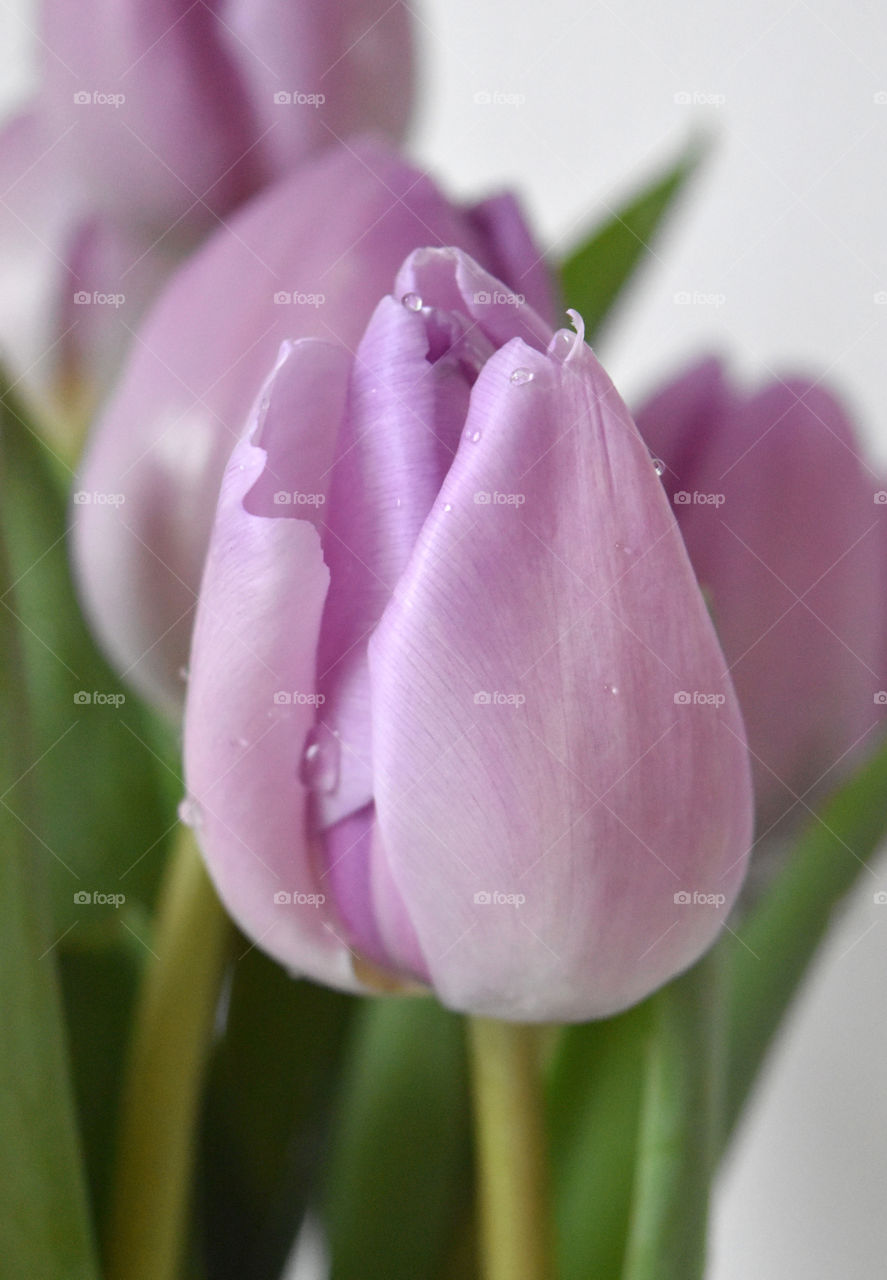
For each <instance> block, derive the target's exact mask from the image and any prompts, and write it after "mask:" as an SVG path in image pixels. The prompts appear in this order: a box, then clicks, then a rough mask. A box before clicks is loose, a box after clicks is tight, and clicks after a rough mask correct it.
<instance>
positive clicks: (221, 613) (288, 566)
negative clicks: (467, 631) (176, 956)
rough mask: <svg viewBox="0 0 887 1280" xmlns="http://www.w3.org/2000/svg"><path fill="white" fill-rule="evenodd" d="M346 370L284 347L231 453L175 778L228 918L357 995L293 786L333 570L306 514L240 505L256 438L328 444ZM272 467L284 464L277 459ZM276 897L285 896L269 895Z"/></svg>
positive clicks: (338, 360) (342, 364) (301, 348)
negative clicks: (285, 897)
mask: <svg viewBox="0 0 887 1280" xmlns="http://www.w3.org/2000/svg"><path fill="white" fill-rule="evenodd" d="M347 367H348V360H347V357H346V354H345V353H344V352H341V351H339V350H337V349H335V348H332V347H326V346H324V345H323V344H319V343H312V344H297V345H296V346H294V347H291V348H287V349H285V350H284V352H283V353H282V356H281V362H280V364H279V365H278V367H277V369H276V370H275V373H274V374H273V375H272V377H271V378H270V379H269V381H268V382H267V384H266V386H265V388H264V390H263V393H262V396H261V397H260V399H259V402H258V404H257V406H256V411H255V413H254V415H253V417H252V419H251V421H250V424H249V429H248V431H247V433H246V435H245V436H244V438H243V439H242V441H241V442H240V443H239V444H238V445H237V447H236V448H235V450H234V452H233V454H232V456H231V460H230V462H229V464H228V467H227V470H226V472H225V476H224V479H223V482H222V491H221V496H220V499H219V508H218V514H217V518H216V523H215V527H214V530H213V536H212V540H211V543H210V548H209V553H208V556H207V563H206V572H205V575H204V581H203V589H202V592H201V598H200V607H199V609H198V612H197V620H196V626H195V632H194V644H193V651H192V662H191V677H190V682H189V688H188V717H187V722H186V732H185V772H186V782H187V787H188V794H189V800H188V803H187V809H186V814H187V816H188V817H189V820H190V821H191V822H192V824H193V825H194V826H195V832H196V835H197V838H198V841H199V843H200V845H201V848H202V850H203V852H204V855H205V857H206V860H207V864H208V867H209V870H210V873H211V875H212V877H213V880H214V882H215V884H216V887H217V888H218V891H219V894H220V896H221V898H222V900H223V901H224V903H225V904H226V906H227V907H228V910H229V911H230V912H231V914H232V916H233V917H234V919H235V920H236V921H238V923H239V924H240V925H241V926H242V927H243V928H244V929H245V930H246V931H247V933H249V934H250V935H251V936H252V937H254V938H255V939H256V941H257V943H258V944H259V945H260V946H262V947H263V949H264V950H266V951H267V952H269V953H270V954H271V955H273V956H275V957H276V958H277V959H279V960H280V961H282V962H283V963H284V964H287V965H289V966H290V967H291V968H293V969H296V970H298V971H299V972H302V973H305V974H308V975H309V976H311V977H313V978H317V979H320V980H322V981H324V982H327V983H331V984H333V985H335V986H339V987H344V988H346V989H357V988H358V987H359V984H358V983H357V981H356V979H355V978H354V977H353V974H352V970H351V957H350V954H349V951H348V948H347V945H345V943H344V942H342V941H340V937H339V935H340V933H341V926H340V925H339V923H338V917H337V916H336V915H335V914H334V913H333V911H332V907H331V905H330V904H328V903H322V904H320V905H318V901H317V899H318V897H319V896H326V895H324V893H323V889H322V887H321V885H320V884H319V881H318V873H317V869H316V863H315V861H314V857H313V853H312V850H311V848H310V843H309V839H308V835H307V830H308V823H307V812H308V806H309V802H310V796H309V792H308V790H307V788H306V787H305V786H303V785H301V783H300V767H301V762H302V758H303V752H304V748H305V742H306V739H307V737H308V734H309V733H310V731H311V729H312V727H313V724H314V717H315V710H316V708H315V705H314V702H313V700H312V695H313V694H314V692H315V675H316V672H315V663H316V652H317V641H318V636H319V632H320V620H321V616H322V612H323V606H324V601H325V599H326V593H327V587H328V582H329V573H328V570H327V569H326V567H325V565H324V563H323V555H322V551H321V546H320V537H319V534H318V531H317V529H316V528H315V527H314V525H313V524H312V523H311V522H309V521H307V520H303V519H298V518H296V519H291V518H278V519H273V518H269V516H267V515H256V514H253V513H252V512H250V511H249V510H248V506H249V495H250V492H251V490H252V489H253V488H254V486H256V485H257V484H260V483H261V477H262V473H263V471H264V469H265V467H266V465H267V463H268V462H269V459H268V457H267V455H266V451H265V449H264V448H262V447H260V446H259V444H256V443H254V442H253V438H254V437H255V439H257V440H260V441H264V442H265V443H269V442H272V443H273V442H274V441H275V440H280V439H281V438H283V437H284V436H285V435H287V434H289V435H290V436H291V437H295V438H297V439H301V440H303V441H305V442H306V443H308V444H309V446H310V442H311V440H312V439H313V438H314V437H315V436H317V435H322V436H323V437H324V438H325V439H327V440H334V439H335V435H336V430H337V427H338V423H339V421H340V420H341V415H342V411H343V407H344V398H345V389H346V384H347ZM292 456H293V457H295V451H294V452H293V454H292ZM271 465H274V466H275V467H276V468H277V469H278V472H280V471H284V472H285V471H286V465H285V462H284V461H283V460H282V459H281V458H280V457H278V458H276V459H271ZM285 479H286V482H287V483H293V482H296V483H298V482H299V477H296V476H294V475H293V474H292V473H288V474H286V476H285ZM283 699H288V700H286V701H284V700H283ZM280 892H283V893H285V894H289V895H290V896H291V901H287V902H281V901H277V900H275V894H278V893H280Z"/></svg>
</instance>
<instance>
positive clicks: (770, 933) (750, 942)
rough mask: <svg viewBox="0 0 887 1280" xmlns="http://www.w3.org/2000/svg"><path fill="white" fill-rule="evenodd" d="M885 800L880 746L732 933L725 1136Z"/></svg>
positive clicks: (858, 867)
mask: <svg viewBox="0 0 887 1280" xmlns="http://www.w3.org/2000/svg"><path fill="white" fill-rule="evenodd" d="M885 797H887V745H883V746H881V747H880V748H879V750H878V752H877V753H876V754H875V755H874V756H873V757H872V758H871V760H869V761H868V762H867V763H866V764H865V765H863V767H862V769H861V770H860V771H859V772H858V773H857V774H856V775H855V776H854V777H853V778H851V779H850V781H849V782H847V783H845V784H844V785H843V786H842V787H841V788H840V790H838V791H837V793H836V794H835V795H834V796H833V797H832V799H831V800H830V801H829V802H828V803H826V804H825V806H824V807H823V809H822V811H821V813H820V814H819V815H818V816H817V817H815V818H814V819H813V820H812V821H811V822H810V824H809V826H808V828H807V830H806V831H805V832H804V834H803V835H802V836H801V837H800V839H799V841H798V843H797V845H796V846H795V848H794V849H793V850H791V851H790V852H789V853H788V854H787V855H786V858H785V863H784V865H783V868H782V870H781V872H780V873H779V874H778V875H777V877H776V879H775V880H774V881H773V882H772V883H771V885H770V886H769V888H768V889H767V892H766V895H765V897H764V898H763V899H762V901H761V902H760V904H759V905H758V906H757V908H756V909H755V910H754V911H753V912H752V913H751V915H750V916H749V918H748V919H747V920H746V921H745V923H744V924H743V925H742V926H741V928H740V929H739V942H740V943H741V944H742V945H737V944H735V943H734V948H735V950H734V951H733V952H732V954H731V964H730V970H729V983H730V986H729V1040H728V1045H729V1060H728V1062H729V1078H728V1088H727V1103H726V1112H727V1128H728V1130H729V1129H732V1127H733V1126H734V1125H735V1123H736V1121H737V1119H738V1117H739V1115H740V1112H741V1110H742V1106H743V1103H744V1102H745V1099H746V1098H747V1096H748V1094H749V1092H750V1090H751V1088H752V1085H753V1083H754V1081H755V1078H756V1076H757V1074H758V1071H759V1070H760V1067H761V1064H762V1062H763V1060H764V1058H765V1056H766V1053H767V1050H768V1048H769V1046H770V1044H771V1042H772V1040H773V1038H774V1036H775V1034H776V1032H777V1031H778V1029H779V1025H780V1023H781V1021H782V1018H783V1016H784V1014H785V1012H786V1010H787V1009H788V1006H789V1004H790V1003H791V1000H792V998H793V996H794V994H795V992H796V990H797V988H798V986H799V984H800V982H801V980H802V978H803V977H804V974H805V972H806V969H807V966H808V965H809V963H810V961H811V960H812V959H813V957H814V955H815V953H816V950H817V948H818V947H819V944H820V943H821V941H822V940H823V938H824V937H825V934H826V932H827V931H828V928H829V925H830V923H831V921H832V919H833V917H834V914H835V911H836V909H837V908H838V907H839V905H840V903H841V901H842V899H843V898H844V897H845V895H846V894H847V893H848V891H849V890H850V889H851V888H852V887H853V885H854V883H855V882H856V880H857V879H858V878H859V877H860V875H861V874H862V872H863V871H866V870H868V859H869V858H871V857H872V855H873V854H874V853H876V852H877V849H878V847H879V845H880V843H881V841H882V840H883V839H884V836H885V833H887V803H885ZM875 884H876V882H875V881H874V880H872V886H873V891H874V887H875Z"/></svg>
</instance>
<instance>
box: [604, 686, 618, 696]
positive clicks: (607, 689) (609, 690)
mask: <svg viewBox="0 0 887 1280" xmlns="http://www.w3.org/2000/svg"><path fill="white" fill-rule="evenodd" d="M604 691H605V692H606V693H612V694H617V693H618V692H619V686H618V685H615V684H605V685H604Z"/></svg>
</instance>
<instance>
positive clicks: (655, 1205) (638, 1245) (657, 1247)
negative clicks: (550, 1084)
mask: <svg viewBox="0 0 887 1280" xmlns="http://www.w3.org/2000/svg"><path fill="white" fill-rule="evenodd" d="M721 968H722V966H721V953H720V949H719V948H718V947H715V948H714V949H713V950H712V951H710V952H709V954H708V955H707V956H705V957H704V959H702V960H701V961H700V962H699V963H698V964H696V965H695V966H694V967H693V968H692V969H690V970H689V972H687V973H685V974H684V975H683V976H682V977H680V978H677V979H676V980H675V981H674V982H670V983H669V984H668V986H666V987H663V988H662V989H661V990H660V991H658V992H657V993H656V994H655V995H654V996H653V997H652V998H651V1000H650V1002H649V1003H650V1007H651V1012H652V1026H651V1033H650V1039H649V1044H648V1049H647V1058H646V1072H645V1083H644V1096H643V1101H642V1104H641V1125H640V1135H639V1142H638V1157H637V1168H636V1175H635V1186H634V1195H633V1204H632V1214H631V1224H630V1227H629V1234H628V1246H627V1250H626V1257H625V1265H624V1268H623V1272H622V1275H623V1280H702V1276H703V1273H704V1270H705V1242H706V1234H707V1227H708V1201H709V1189H710V1185H711V1179H712V1175H713V1173H714V1170H715V1165H716V1160H717V1155H718V1151H719V1147H720V1132H721V1120H722V1083H723V1057H722V1048H723V1042H724V1025H723V1023H724V1019H723V1008H722V1001H723V993H722V988H721V984H720V981H719V978H720V974H721Z"/></svg>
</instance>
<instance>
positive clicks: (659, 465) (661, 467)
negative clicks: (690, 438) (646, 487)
mask: <svg viewBox="0 0 887 1280" xmlns="http://www.w3.org/2000/svg"><path fill="white" fill-rule="evenodd" d="M653 470H654V471H655V472H656V474H657V476H662V475H665V463H664V462H663V461H662V459H661V458H654V459H653Z"/></svg>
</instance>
